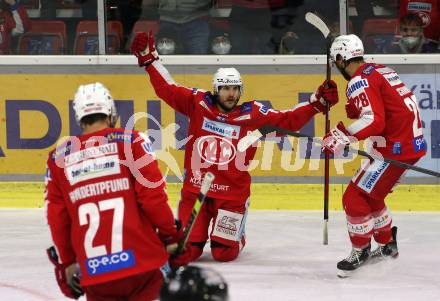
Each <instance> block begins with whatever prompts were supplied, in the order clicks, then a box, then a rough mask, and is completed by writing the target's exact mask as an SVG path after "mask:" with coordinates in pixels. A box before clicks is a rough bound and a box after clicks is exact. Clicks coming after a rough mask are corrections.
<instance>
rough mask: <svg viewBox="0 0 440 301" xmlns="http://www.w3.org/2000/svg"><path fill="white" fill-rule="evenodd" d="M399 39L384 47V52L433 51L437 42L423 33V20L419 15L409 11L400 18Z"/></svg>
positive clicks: (436, 46) (435, 50) (435, 49)
mask: <svg viewBox="0 0 440 301" xmlns="http://www.w3.org/2000/svg"><path fill="white" fill-rule="evenodd" d="M400 36H401V38H400V40H399V42H398V43H393V44H391V45H390V46H389V47H386V48H385V53H402V54H406V53H435V52H437V51H438V50H437V49H438V43H436V42H434V41H432V40H428V39H426V38H425V36H424V34H423V21H422V19H421V18H420V17H419V15H417V14H415V13H409V14H407V15H405V16H403V17H401V18H400Z"/></svg>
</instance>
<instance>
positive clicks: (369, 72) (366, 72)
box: [362, 65, 374, 75]
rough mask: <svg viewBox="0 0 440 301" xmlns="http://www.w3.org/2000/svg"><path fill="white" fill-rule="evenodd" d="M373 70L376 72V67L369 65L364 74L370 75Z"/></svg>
mask: <svg viewBox="0 0 440 301" xmlns="http://www.w3.org/2000/svg"><path fill="white" fill-rule="evenodd" d="M373 70H374V66H373V65H368V66H367V67H365V69H364V70H363V71H362V73H363V74H365V75H370V74H371V72H373Z"/></svg>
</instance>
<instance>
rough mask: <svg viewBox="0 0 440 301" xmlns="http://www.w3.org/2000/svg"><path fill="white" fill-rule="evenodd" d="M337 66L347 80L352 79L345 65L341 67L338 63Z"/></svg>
mask: <svg viewBox="0 0 440 301" xmlns="http://www.w3.org/2000/svg"><path fill="white" fill-rule="evenodd" d="M336 68H338V70H339V72H341V74H342V76H343V77H344V78H345V79H346V80H347V81H350V80H351V76H350V75H349V74H348V73H347V71H345V67H339V66H338V65H336Z"/></svg>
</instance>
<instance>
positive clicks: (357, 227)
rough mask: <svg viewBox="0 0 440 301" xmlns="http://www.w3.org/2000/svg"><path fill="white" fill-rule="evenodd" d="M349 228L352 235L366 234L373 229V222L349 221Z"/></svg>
mask: <svg viewBox="0 0 440 301" xmlns="http://www.w3.org/2000/svg"><path fill="white" fill-rule="evenodd" d="M347 228H348V232H349V233H350V235H353V234H358V235H365V234H367V233H370V232H371V231H372V230H373V223H371V222H370V223H369V222H366V223H363V224H352V223H349V222H347Z"/></svg>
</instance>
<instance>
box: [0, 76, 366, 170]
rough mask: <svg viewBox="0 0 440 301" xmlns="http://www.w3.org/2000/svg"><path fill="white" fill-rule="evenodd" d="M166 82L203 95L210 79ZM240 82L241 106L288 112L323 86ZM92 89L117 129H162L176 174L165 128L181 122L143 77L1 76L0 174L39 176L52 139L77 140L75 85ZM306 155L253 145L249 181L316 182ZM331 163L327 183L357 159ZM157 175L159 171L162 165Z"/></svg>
mask: <svg viewBox="0 0 440 301" xmlns="http://www.w3.org/2000/svg"><path fill="white" fill-rule="evenodd" d="M174 79H175V81H176V82H178V83H179V84H181V85H184V86H187V87H195V88H199V89H211V75H208V74H177V75H175V76H174ZM243 79H244V95H243V96H242V99H241V101H249V100H252V99H255V100H259V101H262V102H263V103H265V104H266V105H269V106H272V107H273V108H276V109H289V108H292V107H293V106H294V105H296V104H297V103H298V102H299V101H300V100H301V101H304V100H306V99H308V97H309V95H310V93H312V92H313V91H315V90H316V88H317V87H318V86H319V85H320V84H321V82H322V81H323V75H317V74H310V75H307V74H296V75H295V74H293V75H286V74H283V75H277V74H247V75H246V74H245V75H244V76H243ZM335 80H336V81H337V83H338V86H339V91H340V103H339V104H338V105H337V106H336V107H335V108H334V109H332V111H331V120H332V124H331V125H332V126H333V125H334V124H336V122H338V121H341V120H342V121H345V122H347V120H346V119H345V111H344V103H345V97H344V94H343V91H344V88H345V85H346V82H345V81H344V80H343V78H342V77H340V76H335ZM97 81H99V82H102V83H103V84H104V85H105V86H107V87H108V88H109V89H110V91H111V93H112V95H113V98H114V99H115V100H116V101H117V105H118V109H119V113H120V115H121V118H120V120H121V122H122V123H126V122H127V120H128V119H129V118H130V116H131V115H132V114H133V113H136V112H147V113H148V114H150V115H151V116H153V117H155V118H156V119H157V120H158V122H159V123H160V124H161V127H162V140H163V142H162V147H164V148H166V149H163V150H162V151H166V152H167V153H168V154H171V155H172V156H173V158H175V162H176V163H177V165H178V166H179V168H180V169H181V170H183V152H184V151H183V150H178V149H176V148H177V145H178V141H177V139H176V138H175V137H173V136H172V135H173V134H174V131H173V129H174V128H175V125H173V124H174V123H177V124H178V125H179V126H182V124H181V123H182V122H187V120H185V118H182V116H179V115H178V113H175V112H174V111H173V110H172V109H171V108H170V107H169V106H168V105H167V104H165V103H164V102H162V101H160V100H159V99H158V97H157V96H156V95H155V92H154V90H153V88H152V86H151V84H150V82H149V79H148V76H145V75H138V74H136V75H134V74H44V75H38V74H14V75H9V74H7V75H0V82H1V83H2V84H1V85H0V174H3V175H5V174H6V175H7V174H15V175H16V174H44V171H45V160H46V158H47V153H48V151H49V150H50V149H52V148H54V147H55V145H56V142H57V141H58V139H60V138H61V137H63V136H66V135H72V134H78V133H79V128H78V126H77V125H76V123H75V119H74V115H73V111H72V108H71V100H72V99H73V96H74V93H75V91H76V89H77V88H78V86H79V85H81V84H86V83H92V82H97ZM170 125H172V126H171V127H170ZM149 126H150V123H149V121H147V119H146V118H143V119H141V120H139V121H138V122H137V123H136V129H137V130H142V131H145V130H146V129H147V128H149ZM303 133H305V134H308V135H316V136H317V137H321V136H322V135H323V134H324V116H323V115H321V114H319V115H316V116H315V118H314V120H313V121H311V122H310V123H309V124H308V125H307V126H306V127H305V129H304V132H303ZM170 135H171V136H170ZM170 140H172V141H170ZM281 149H283V151H281ZM307 149H308V150H307ZM313 149H314V150H315V151H311V148H310V145H307V141H301V142H300V141H298V140H297V139H293V138H288V140H284V144H281V142H280V143H277V142H275V141H270V140H269V141H266V142H264V143H261V146H260V147H259V150H258V152H257V155H256V157H255V160H257V161H258V164H256V165H255V168H254V169H253V170H252V175H254V176H322V174H323V172H322V168H323V160H319V147H314V148H313ZM316 149H318V153H317V152H316ZM307 153H308V154H307ZM311 153H314V154H315V156H313V154H312V158H315V159H309V156H310V154H311ZM316 154H317V155H316ZM159 159H160V158H159ZM335 162H337V166H336V167H335V166H332V168H331V175H339V176H350V175H352V174H353V173H354V171H355V170H356V169H357V167H358V166H359V158H357V159H355V160H353V158H351V157H350V158H348V159H347V160H335ZM161 167H162V169H164V170H165V169H166V166H165V164H164V162H162V163H161ZM170 169H171V170H170V174H173V172H176V170H175V168H170Z"/></svg>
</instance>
